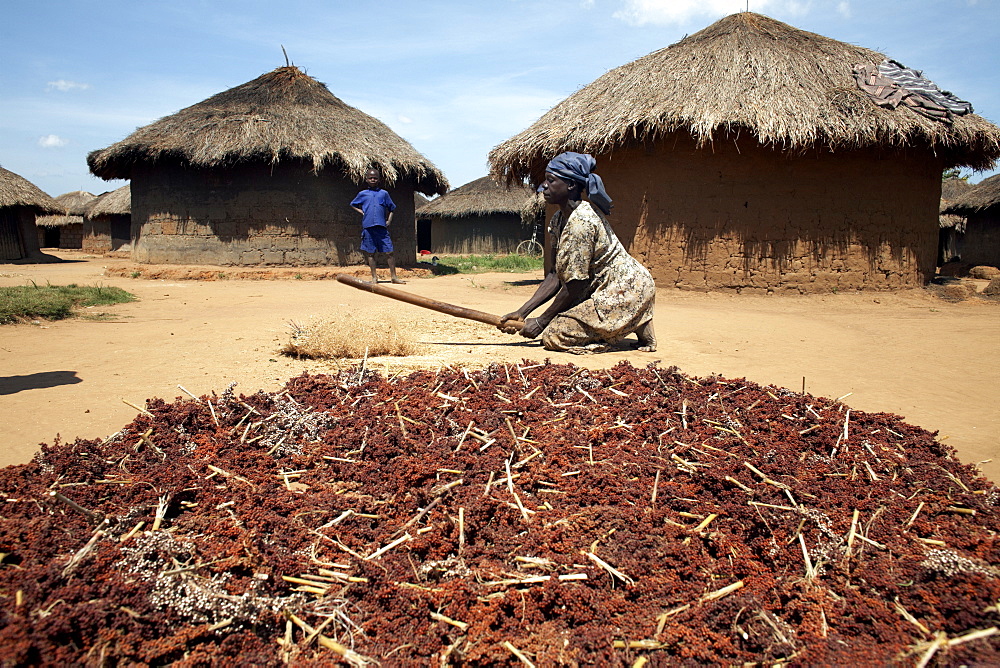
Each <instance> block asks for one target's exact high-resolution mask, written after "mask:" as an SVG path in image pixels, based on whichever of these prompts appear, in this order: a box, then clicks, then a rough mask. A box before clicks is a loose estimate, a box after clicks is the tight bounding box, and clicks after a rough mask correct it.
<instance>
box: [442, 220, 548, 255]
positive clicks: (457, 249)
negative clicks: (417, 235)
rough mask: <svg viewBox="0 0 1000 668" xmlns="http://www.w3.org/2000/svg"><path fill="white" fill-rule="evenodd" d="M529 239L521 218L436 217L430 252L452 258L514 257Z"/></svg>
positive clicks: (529, 232) (529, 234)
mask: <svg viewBox="0 0 1000 668" xmlns="http://www.w3.org/2000/svg"><path fill="white" fill-rule="evenodd" d="M529 236H531V231H530V230H525V229H524V226H523V225H522V224H521V216H520V215H519V214H493V215H486V216H461V217H453V216H434V217H433V218H432V219H431V248H430V250H432V251H434V252H435V253H447V254H452V255H471V254H478V255H482V254H490V253H501V254H502V253H513V252H514V251H515V250H517V245H518V244H519V243H521V242H522V241H523V240H524V239H527V238H528V237H529Z"/></svg>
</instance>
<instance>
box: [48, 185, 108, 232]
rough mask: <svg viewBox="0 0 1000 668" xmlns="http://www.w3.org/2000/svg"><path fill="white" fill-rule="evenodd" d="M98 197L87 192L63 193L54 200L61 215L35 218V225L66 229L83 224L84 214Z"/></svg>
mask: <svg viewBox="0 0 1000 668" xmlns="http://www.w3.org/2000/svg"><path fill="white" fill-rule="evenodd" d="M95 199H97V196H96V195H94V194H92V193H88V192H86V191H85V190H74V191H73V192H68V193H63V194H62V195H59V196H58V197H54V198H53V200H54V201H55V203H56V204H57V205H58V206H59V213H57V214H53V215H51V216H39V217H38V218H35V225H40V226H42V227H64V226H66V225H73V224H74V223H82V222H83V214H84V212H86V210H87V207H89V206H90V205H91V203H93V201H94V200H95Z"/></svg>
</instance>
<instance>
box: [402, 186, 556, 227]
mask: <svg viewBox="0 0 1000 668" xmlns="http://www.w3.org/2000/svg"><path fill="white" fill-rule="evenodd" d="M544 207H545V203H544V202H543V201H542V200H541V197H539V196H537V195H536V194H535V192H534V191H533V190H532V189H531V188H527V187H524V186H519V185H512V186H511V187H509V188H508V187H507V186H505V185H500V184H498V183H497V182H496V181H494V180H493V179H491V178H490V177H488V176H484V177H482V178H479V179H476V180H475V181H470V182H469V183H466V184H465V185H464V186H461V187H459V188H455V189H454V190H451V191H448V192H447V193H445V194H444V195H442V196H441V197H438V198H437V199H435V200H434V201H432V202H429V203H427V204H425V205H424V206H422V207H420V210H419V211H418V212H417V213H418V214H419V215H420V216H443V217H449V218H464V217H467V216H488V215H492V214H501V213H512V214H517V215H519V216H521V217H522V218H523V219H525V220H531V219H533V218H534V216H535V215H537V213H538V212H539V210H541V209H544Z"/></svg>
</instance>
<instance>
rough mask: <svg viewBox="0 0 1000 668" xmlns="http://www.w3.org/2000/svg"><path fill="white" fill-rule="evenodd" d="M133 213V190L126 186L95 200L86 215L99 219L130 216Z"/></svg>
mask: <svg viewBox="0 0 1000 668" xmlns="http://www.w3.org/2000/svg"><path fill="white" fill-rule="evenodd" d="M131 213H132V188H131V186H129V185H124V186H122V187H121V188H118V189H117V190H112V191H111V192H109V193H104V194H103V195H101V196H100V197H98V198H97V199H95V200H94V201H93V202H92V203H91V205H90V207H89V208H88V209H87V213H86V214H84V215H85V216H86V217H87V218H97V217H98V216H128V215H130V214H131Z"/></svg>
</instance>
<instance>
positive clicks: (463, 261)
mask: <svg viewBox="0 0 1000 668" xmlns="http://www.w3.org/2000/svg"><path fill="white" fill-rule="evenodd" d="M543 266H544V265H543V260H542V258H540V257H529V256H527V255H515V254H511V255H445V256H444V257H439V258H438V263H437V267H435V270H436V271H435V272H434V273H435V274H483V273H487V272H506V273H511V274H523V273H527V272H532V271H542V268H543Z"/></svg>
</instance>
